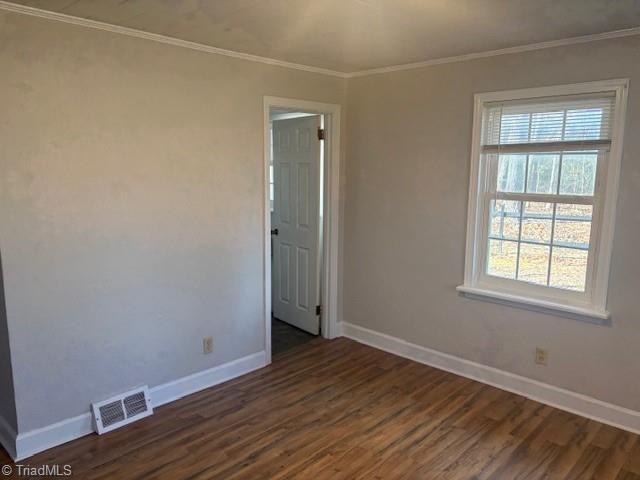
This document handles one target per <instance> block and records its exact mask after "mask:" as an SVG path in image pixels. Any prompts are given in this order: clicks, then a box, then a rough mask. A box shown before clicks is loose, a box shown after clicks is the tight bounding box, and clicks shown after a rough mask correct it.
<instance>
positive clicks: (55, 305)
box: [0, 13, 345, 432]
mask: <svg viewBox="0 0 640 480" xmlns="http://www.w3.org/2000/svg"><path fill="white" fill-rule="evenodd" d="M0 70H1V71H2V74H1V75H0V105H2V107H1V108H2V110H1V111H2V113H1V115H0V226H1V227H0V228H1V231H0V250H1V252H2V259H3V263H4V265H3V266H4V288H5V293H6V303H7V315H8V320H9V332H10V334H11V347H12V353H13V365H14V380H15V389H16V397H17V405H18V425H19V429H20V431H21V432H24V431H29V430H31V429H34V428H39V427H43V426H45V425H48V424H50V423H53V422H56V421H60V420H63V419H65V418H68V417H72V416H75V415H79V414H82V413H85V412H87V411H88V409H89V404H90V402H92V401H95V400H100V399H103V398H105V397H107V396H108V395H110V394H113V393H117V392H120V391H123V390H125V389H127V388H130V387H132V386H135V385H138V384H143V383H145V384H148V385H150V386H154V385H157V384H160V383H164V382H167V381H170V380H173V379H176V378H179V377H182V376H184V375H187V374H191V373H194V372H197V371H200V370H203V369H206V368H210V367H213V366H215V365H218V364H221V363H224V362H228V361H231V360H234V359H237V358H240V357H243V356H245V355H248V354H251V353H254V352H258V351H260V350H263V349H264V335H265V332H264V323H263V310H262V305H263V293H262V288H263V287H262V279H263V276H262V275H263V263H262V262H263V258H262V255H263V247H262V242H263V233H262V232H263V95H276V96H285V97H293V98H303V99H307V100H317V101H323V102H331V103H343V100H344V93H345V82H344V81H343V80H342V79H339V78H334V77H329V76H324V75H317V74H310V73H306V72H301V71H296V70H290V69H284V68H279V67H272V66H267V65H264V64H259V63H254V62H247V61H243V60H237V59H232V58H227V57H222V56H218V55H210V54H206V53H202V52H196V51H191V50H187V49H182V48H177V47H173V46H168V45H164V44H159V43H155V42H150V41H146V40H141V39H135V38H130V37H126V36H122V35H116V34H112V33H107V32H101V31H97V30H91V29H86V28H83V27H77V26H72V25H67V24H62V23H57V22H50V21H47V20H43V19H37V18H33V17H28V16H21V15H16V14H8V13H0ZM206 335H212V336H213V337H214V353H213V354H212V355H207V356H205V355H203V354H202V350H201V349H202V337H203V336H206Z"/></svg>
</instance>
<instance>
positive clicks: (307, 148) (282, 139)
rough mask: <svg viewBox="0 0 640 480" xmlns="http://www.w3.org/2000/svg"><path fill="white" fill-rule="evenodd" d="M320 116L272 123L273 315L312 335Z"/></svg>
mask: <svg viewBox="0 0 640 480" xmlns="http://www.w3.org/2000/svg"><path fill="white" fill-rule="evenodd" d="M319 128H320V116H319V115H314V116H311V117H302V118H292V119H288V120H275V121H274V122H273V169H274V211H273V215H272V217H271V218H272V225H271V229H272V232H271V233H272V235H271V240H272V247H273V269H272V275H273V276H272V285H271V291H272V295H273V299H272V304H273V315H274V317H276V318H277V319H279V320H282V321H284V322H287V323H289V324H291V325H294V326H296V327H298V328H301V329H302V330H306V331H307V332H309V333H313V334H314V335H317V334H318V333H319V332H320V318H319V315H317V314H316V305H318V299H319V284H320V281H319V271H320V251H319V250H320V249H319V245H320V229H319V225H320V212H319V207H320V148H321V143H320V140H319V139H318V129H319Z"/></svg>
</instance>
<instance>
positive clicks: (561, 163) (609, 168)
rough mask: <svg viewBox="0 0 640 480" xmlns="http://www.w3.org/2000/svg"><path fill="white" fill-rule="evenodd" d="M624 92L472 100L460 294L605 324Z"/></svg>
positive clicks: (605, 85)
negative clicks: (597, 320)
mask: <svg viewBox="0 0 640 480" xmlns="http://www.w3.org/2000/svg"><path fill="white" fill-rule="evenodd" d="M626 87H627V82H626V81H625V80H616V81H606V82H594V83H586V84H577V85H565V86H560V87H544V88H537V89H527V90H517V91H511V92H497V93H488V94H478V95H476V98H475V103H476V105H475V106H476V108H475V118H474V135H473V148H472V169H471V170H472V173H471V187H470V190H471V191H470V203H469V221H468V232H467V252H466V255H467V258H466V266H465V282H464V285H462V286H460V287H458V289H459V290H460V291H462V292H463V293H467V294H471V295H476V296H478V295H479V296H486V297H494V298H497V299H499V300H502V301H506V302H509V303H514V304H526V305H528V306H534V307H535V306H537V307H540V308H543V309H551V310H554V311H560V312H564V313H567V314H571V315H577V316H585V317H590V318H596V319H600V320H606V319H607V318H608V316H609V315H608V313H607V312H606V293H607V292H606V289H607V280H608V274H609V262H610V257H611V243H612V237H613V220H614V216H615V202H616V196H617V184H618V175H619V168H620V157H621V142H622V131H623V124H624V108H625V105H626Z"/></svg>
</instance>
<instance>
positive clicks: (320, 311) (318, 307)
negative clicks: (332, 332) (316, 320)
mask: <svg viewBox="0 0 640 480" xmlns="http://www.w3.org/2000/svg"><path fill="white" fill-rule="evenodd" d="M316 315H322V305H316Z"/></svg>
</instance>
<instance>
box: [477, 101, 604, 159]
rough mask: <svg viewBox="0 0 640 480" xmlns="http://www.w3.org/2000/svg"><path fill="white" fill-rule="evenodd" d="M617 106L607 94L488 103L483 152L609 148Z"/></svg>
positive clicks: (485, 114)
mask: <svg viewBox="0 0 640 480" xmlns="http://www.w3.org/2000/svg"><path fill="white" fill-rule="evenodd" d="M614 108H615V96H614V95H613V94H608V93H603V94H601V95H589V96H585V95H575V96H568V97H561V98H558V97H555V98H545V99H543V100H538V101H536V100H535V99H533V100H522V101H516V102H513V101H510V102H492V103H489V104H486V105H485V107H484V114H483V125H482V153H510V152H539V151H559V150H564V151H569V150H573V151H579V150H603V149H604V150H608V149H609V147H610V146H611V132H612V127H613V125H612V119H613V115H614Z"/></svg>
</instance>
